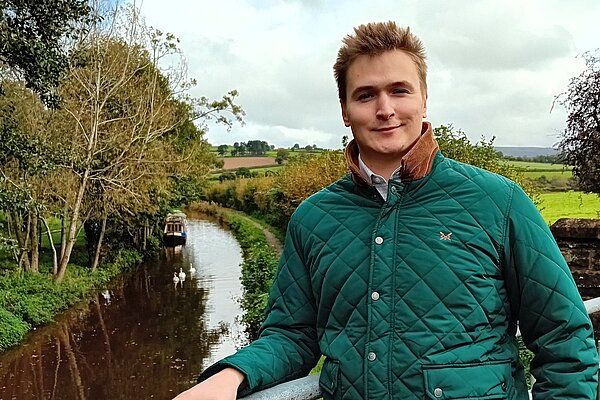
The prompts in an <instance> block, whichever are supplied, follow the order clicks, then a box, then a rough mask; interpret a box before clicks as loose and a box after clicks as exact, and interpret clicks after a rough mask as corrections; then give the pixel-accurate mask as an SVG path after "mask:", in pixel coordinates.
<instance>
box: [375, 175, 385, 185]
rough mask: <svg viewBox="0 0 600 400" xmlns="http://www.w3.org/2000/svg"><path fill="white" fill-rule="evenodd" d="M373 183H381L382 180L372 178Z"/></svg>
mask: <svg viewBox="0 0 600 400" xmlns="http://www.w3.org/2000/svg"><path fill="white" fill-rule="evenodd" d="M373 183H376V184H377V183H383V179H381V178H380V177H378V176H376V177H374V178H373Z"/></svg>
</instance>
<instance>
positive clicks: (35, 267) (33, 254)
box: [29, 213, 40, 272]
mask: <svg viewBox="0 0 600 400" xmlns="http://www.w3.org/2000/svg"><path fill="white" fill-rule="evenodd" d="M30 224H31V229H30V240H31V245H30V246H31V247H30V248H31V250H30V252H29V256H30V260H29V270H30V271H31V272H40V268H39V265H40V251H39V250H40V246H39V235H38V225H39V220H38V215H37V213H33V214H31V218H30Z"/></svg>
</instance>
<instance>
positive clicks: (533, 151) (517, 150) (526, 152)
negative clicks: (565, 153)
mask: <svg viewBox="0 0 600 400" xmlns="http://www.w3.org/2000/svg"><path fill="white" fill-rule="evenodd" d="M494 148H495V149H496V151H501V152H502V154H504V155H505V156H510V157H535V156H551V155H555V154H558V150H556V149H553V148H552V147H510V146H494Z"/></svg>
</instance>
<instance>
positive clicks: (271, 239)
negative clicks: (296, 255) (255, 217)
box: [251, 220, 283, 257]
mask: <svg viewBox="0 0 600 400" xmlns="http://www.w3.org/2000/svg"><path fill="white" fill-rule="evenodd" d="M251 221H252V220H251ZM252 223H253V224H254V225H255V226H256V227H257V228H260V229H261V230H262V231H263V233H264V234H265V238H266V239H267V243H268V244H269V246H271V248H272V249H273V250H275V253H276V254H277V256H278V257H280V256H281V253H282V252H283V246H282V244H281V242H280V241H279V239H277V238H276V237H275V235H273V234H272V233H271V231H269V230H268V229H267V228H265V227H264V226H262V225H261V224H259V223H258V222H254V221H252Z"/></svg>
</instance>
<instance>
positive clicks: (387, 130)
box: [373, 125, 402, 133]
mask: <svg viewBox="0 0 600 400" xmlns="http://www.w3.org/2000/svg"><path fill="white" fill-rule="evenodd" d="M400 126H402V125H393V126H383V127H379V128H375V129H373V130H374V131H375V132H381V133H390V132H393V131H394V130H396V129H398V128H400Z"/></svg>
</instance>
